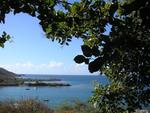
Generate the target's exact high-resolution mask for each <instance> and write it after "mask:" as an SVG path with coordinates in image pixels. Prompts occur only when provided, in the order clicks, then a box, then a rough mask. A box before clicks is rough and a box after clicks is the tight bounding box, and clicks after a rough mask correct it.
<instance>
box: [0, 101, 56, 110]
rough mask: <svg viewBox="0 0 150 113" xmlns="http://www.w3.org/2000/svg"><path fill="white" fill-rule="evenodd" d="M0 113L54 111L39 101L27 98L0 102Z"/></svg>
mask: <svg viewBox="0 0 150 113" xmlns="http://www.w3.org/2000/svg"><path fill="white" fill-rule="evenodd" d="M0 113H54V111H53V110H51V109H50V108H48V107H47V106H46V105H45V104H43V103H41V102H38V101H35V100H32V99H28V100H22V101H18V102H13V101H8V102H2V103H0Z"/></svg>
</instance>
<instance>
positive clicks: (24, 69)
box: [0, 61, 63, 74]
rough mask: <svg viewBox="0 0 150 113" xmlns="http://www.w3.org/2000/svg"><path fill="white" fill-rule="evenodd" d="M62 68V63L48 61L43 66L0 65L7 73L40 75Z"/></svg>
mask: <svg viewBox="0 0 150 113" xmlns="http://www.w3.org/2000/svg"><path fill="white" fill-rule="evenodd" d="M62 66H63V63H62V62H56V61H50V62H49V63H45V64H33V63H31V62H26V63H16V64H0V67H3V68H5V69H7V70H9V71H12V72H15V73H31V74H33V73H37V74H38V73H41V74H47V73H52V72H54V71H57V69H58V70H59V69H60V68H61V67H62Z"/></svg>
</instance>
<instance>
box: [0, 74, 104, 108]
mask: <svg viewBox="0 0 150 113" xmlns="http://www.w3.org/2000/svg"><path fill="white" fill-rule="evenodd" d="M21 77H23V78H31V79H42V80H43V79H44V80H47V79H60V80H61V81H58V82H63V83H69V84H71V86H65V87H49V86H44V87H43V86H41V87H27V86H19V87H16V86H15V87H14V86H8V87H0V101H5V100H6V101H7V100H24V99H37V100H40V101H43V102H45V103H46V104H48V105H49V106H57V105H59V104H62V103H64V102H73V101H76V100H80V101H82V102H87V101H88V99H89V97H90V96H91V95H92V91H93V89H94V86H95V83H96V82H100V83H102V84H106V83H107V79H106V77H105V76H101V75H99V76H93V75H81V76H80V75H28V74H25V75H22V76H21Z"/></svg>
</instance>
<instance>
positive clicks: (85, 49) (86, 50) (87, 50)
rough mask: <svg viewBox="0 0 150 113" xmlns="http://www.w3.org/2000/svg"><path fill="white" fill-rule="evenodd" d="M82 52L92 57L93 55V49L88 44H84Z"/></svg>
mask: <svg viewBox="0 0 150 113" xmlns="http://www.w3.org/2000/svg"><path fill="white" fill-rule="evenodd" d="M81 48H82V52H83V54H84V55H85V56H86V57H91V56H92V50H91V48H90V47H89V46H87V45H82V46H81Z"/></svg>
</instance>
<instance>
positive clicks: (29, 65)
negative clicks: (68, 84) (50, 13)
mask: <svg viewBox="0 0 150 113" xmlns="http://www.w3.org/2000/svg"><path fill="white" fill-rule="evenodd" d="M3 31H6V32H7V33H8V34H10V35H11V36H12V38H11V40H10V41H8V42H6V44H5V47H4V48H0V67H3V68H5V69H8V70H9V71H13V72H15V73H17V74H55V75H90V74H91V73H89V71H88V67H87V65H85V64H80V65H79V64H76V63H75V62H74V61H73V59H74V57H75V56H76V55H78V54H81V53H82V52H81V47H80V46H81V45H82V44H83V42H82V40H81V39H73V40H72V42H71V43H70V45H69V46H63V47H62V46H61V45H60V44H58V43H57V42H52V41H51V40H50V39H47V38H46V37H45V34H44V32H43V30H42V28H41V26H40V25H39V20H38V19H37V18H34V17H31V16H29V15H27V14H23V13H20V14H17V15H13V14H11V13H10V14H8V15H7V16H6V20H5V24H1V25H0V34H2V32H3ZM94 75H98V73H94Z"/></svg>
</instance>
